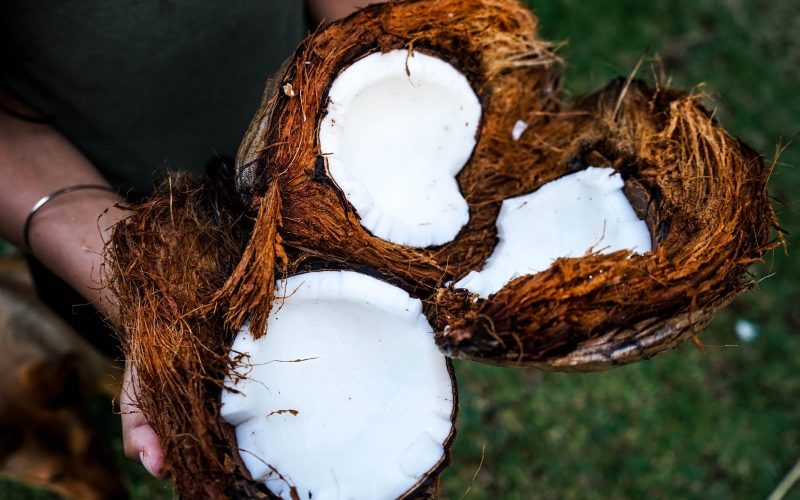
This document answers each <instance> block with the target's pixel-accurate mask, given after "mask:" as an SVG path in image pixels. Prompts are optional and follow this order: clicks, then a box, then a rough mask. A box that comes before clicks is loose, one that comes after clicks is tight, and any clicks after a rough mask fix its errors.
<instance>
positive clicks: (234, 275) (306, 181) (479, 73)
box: [107, 0, 779, 498]
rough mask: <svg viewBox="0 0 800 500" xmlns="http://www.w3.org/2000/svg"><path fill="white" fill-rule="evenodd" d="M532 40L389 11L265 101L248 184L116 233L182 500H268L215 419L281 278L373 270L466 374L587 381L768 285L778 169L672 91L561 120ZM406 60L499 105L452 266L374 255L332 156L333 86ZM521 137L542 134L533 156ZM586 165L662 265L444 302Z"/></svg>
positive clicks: (339, 31) (472, 11)
mask: <svg viewBox="0 0 800 500" xmlns="http://www.w3.org/2000/svg"><path fill="white" fill-rule="evenodd" d="M536 25H537V21H536V19H535V18H534V17H533V15H532V14H531V13H530V12H529V11H528V10H527V9H526V8H524V7H522V6H521V5H519V4H518V3H517V2H516V1H515V0H426V1H422V0H418V1H405V2H391V3H387V4H382V5H376V6H370V7H367V8H365V9H363V10H361V11H359V12H358V13H356V14H354V15H352V16H350V17H348V18H346V19H344V20H342V21H338V22H335V23H333V24H331V25H329V26H328V27H326V28H324V29H321V30H319V31H317V32H316V33H314V34H312V35H310V36H309V37H308V38H307V39H306V40H305V41H304V42H303V43H302V45H301V46H300V47H299V48H298V49H297V51H296V52H295V54H294V56H293V57H292V58H291V59H290V60H289V61H288V62H287V63H286V64H285V65H284V67H283V69H282V70H281V71H280V72H279V73H278V74H277V75H276V76H275V77H274V78H273V80H272V81H271V82H269V84H268V86H267V90H266V92H265V94H264V98H263V101H262V105H261V107H260V109H259V110H258V112H257V113H256V116H255V118H254V120H253V122H252V125H251V127H250V129H249V130H248V132H247V135H246V137H245V139H244V141H243V143H242V146H241V148H240V151H239V155H238V158H237V165H236V167H237V171H236V173H235V179H234V178H233V174H231V175H230V176H225V175H218V176H216V177H214V178H212V179H210V180H209V181H206V182H205V183H203V184H202V185H200V184H197V183H196V182H195V181H192V180H190V179H188V178H187V177H185V176H182V175H174V176H171V177H170V178H169V179H168V180H167V182H165V184H164V185H163V186H162V187H161V189H160V190H159V191H158V192H157V193H156V194H155V195H154V196H153V197H152V199H150V200H149V201H147V202H145V203H143V204H140V205H138V206H134V207H132V208H131V213H130V216H129V217H128V218H127V219H126V220H124V221H123V222H121V223H120V224H118V226H117V228H116V230H115V232H114V236H113V241H112V244H111V245H110V247H109V250H108V254H107V256H108V264H107V265H108V269H109V273H108V274H109V280H110V284H109V286H111V288H112V289H113V291H114V292H115V293H116V295H117V297H118V298H119V303H120V309H121V310H120V317H121V318H122V327H123V331H124V333H123V338H124V343H125V348H126V353H127V356H128V359H129V360H130V361H131V362H132V363H134V365H135V366H136V368H137V371H138V375H139V380H140V387H139V389H138V393H137V396H138V400H139V404H140V406H141V409H142V411H143V412H144V414H145V415H146V416H147V418H148V420H149V422H150V423H151V424H152V426H153V428H154V429H155V431H156V433H157V434H158V436H159V438H160V440H161V442H162V445H163V446H164V450H165V457H166V467H167V470H169V471H170V472H171V473H172V475H173V477H174V479H175V482H176V487H177V490H178V492H179V493H180V494H181V495H183V496H186V497H189V498H200V497H215V498H223V497H238V496H243V497H254V496H255V497H257V496H259V495H261V496H268V493H267V492H266V490H265V489H264V488H263V487H262V486H259V485H257V483H255V482H253V481H252V480H250V478H249V477H248V474H247V471H246V469H245V468H244V466H243V465H242V462H241V460H240V458H239V457H238V454H237V452H236V446H235V437H234V436H233V434H232V431H231V429H230V427H228V426H227V424H225V423H223V422H222V421H221V420H220V418H219V400H220V391H221V390H222V381H223V378H224V377H225V375H226V374H227V373H229V370H230V368H231V361H229V359H228V352H227V349H228V346H229V345H230V342H231V340H232V338H233V335H234V333H235V332H236V330H237V329H238V328H239V327H240V326H241V325H242V324H243V322H244V321H246V320H248V319H249V320H250V322H251V331H252V332H254V333H256V332H265V331H266V330H265V326H266V320H267V317H268V314H269V310H270V307H271V304H272V300H273V296H272V295H273V290H274V282H275V279H276V278H280V277H282V276H286V275H289V274H293V273H296V272H302V271H304V270H309V269H321V268H327V269H354V270H358V271H361V272H367V273H369V274H372V275H374V276H378V277H381V278H383V279H385V280H387V281H389V282H391V283H394V284H396V285H398V286H401V287H403V288H404V289H406V290H407V291H409V292H410V293H411V294H412V295H413V296H416V297H419V298H421V299H423V300H424V301H425V304H426V314H427V316H428V318H429V319H430V320H431V322H432V324H433V325H434V326H435V328H436V335H437V342H438V344H439V346H440V347H441V349H442V350H443V351H444V352H445V353H447V354H449V355H451V356H454V357H463V358H470V359H476V360H481V361H486V362H490V363H495V364H503V365H514V366H518V365H532V366H537V367H540V368H545V369H553V370H570V371H579V370H584V371H586V370H599V369H605V368H609V367H612V366H615V365H618V364H623V363H629V362H633V361H637V360H640V359H645V358H647V357H649V356H652V355H654V354H656V353H658V352H660V351H663V350H666V349H670V348H673V347H675V346H676V345H677V344H678V343H680V342H681V341H683V340H685V339H686V338H689V337H691V336H693V335H694V334H695V333H696V332H698V331H699V330H700V329H701V328H702V327H703V326H704V325H705V324H706V323H707V322H708V321H709V320H710V318H711V317H712V315H713V314H714V312H715V311H717V310H718V309H719V308H720V307H722V306H724V305H725V304H727V303H728V302H730V301H731V300H732V299H733V297H735V296H736V295H737V294H739V293H741V292H743V291H744V290H746V289H748V288H749V287H750V286H752V279H750V278H749V277H748V275H747V268H748V266H749V265H750V264H752V263H753V262H756V261H759V260H760V259H761V258H762V256H763V255H764V253H765V252H766V251H767V250H769V249H770V248H772V247H773V246H774V245H775V244H777V241H775V240H771V233H772V230H773V228H774V227H776V226H775V218H774V215H773V212H772V209H771V207H770V205H769V200H768V196H767V192H766V184H767V178H768V175H769V169H768V168H767V167H765V165H764V162H763V159H762V158H761V157H760V156H759V155H758V154H757V153H756V152H754V151H753V150H752V149H751V148H749V147H748V146H747V145H745V144H743V143H742V142H741V141H739V140H737V139H735V138H733V137H731V136H730V135H729V134H728V133H726V132H725V131H724V130H723V129H722V128H721V127H720V126H719V125H718V124H717V123H716V122H715V121H714V119H713V117H712V116H711V114H710V113H709V112H708V111H706V110H705V109H704V108H703V107H702V106H701V104H700V101H701V96H698V95H687V94H685V93H682V92H679V91H674V90H669V89H666V88H662V87H661V86H660V85H659V84H658V83H657V82H656V83H653V84H652V85H648V84H645V83H643V82H640V81H636V80H630V79H621V80H618V81H615V82H612V83H611V84H609V85H608V86H607V87H606V88H604V89H603V90H601V91H599V92H597V93H595V94H592V95H590V96H587V97H585V98H582V99H579V100H577V101H576V102H574V103H572V104H566V103H564V102H562V100H561V94H560V90H559V76H560V75H559V69H560V68H559V66H560V65H559V59H558V57H557V56H556V55H555V54H554V52H553V51H552V50H551V45H550V44H549V43H547V42H545V41H542V40H540V39H539V38H538V37H537V35H536ZM398 48H405V49H408V50H411V51H419V52H425V53H429V54H433V55H436V56H438V57H440V58H443V59H445V60H447V61H448V62H450V63H451V64H452V65H453V66H454V67H455V68H457V69H458V70H460V71H461V72H462V73H463V74H464V75H465V76H466V77H467V78H468V80H469V81H470V83H471V85H472V86H473V88H474V90H475V92H476V94H477V95H478V98H479V99H480V101H481V104H482V106H483V116H482V118H481V120H482V122H481V125H480V127H479V135H478V138H477V139H478V140H477V145H476V147H475V150H474V152H473V155H472V157H471V159H470V160H469V162H468V163H467V165H466V166H465V167H464V169H463V170H462V171H461V173H460V174H459V175H458V178H457V181H458V184H459V187H460V189H461V191H462V193H463V195H464V197H465V198H466V200H467V202H468V205H469V210H470V220H469V222H468V223H467V225H466V226H465V227H464V228H462V230H461V231H460V232H459V234H458V235H457V237H456V238H455V239H454V240H453V241H452V242H450V243H448V244H445V245H442V246H438V247H428V248H421V249H420V248H410V247H406V246H400V245H395V244H392V243H389V242H387V241H384V240H382V239H379V238H376V237H374V236H372V235H371V234H370V233H369V232H368V231H367V230H365V229H364V228H363V227H362V226H361V225H360V222H359V219H358V216H357V214H356V213H355V211H354V209H353V207H352V206H351V205H350V204H349V203H348V202H347V200H346V199H345V198H344V196H343V194H342V193H341V192H340V191H339V190H338V189H337V186H336V184H335V182H333V180H332V179H331V177H330V176H329V175H328V173H327V168H326V161H325V157H324V155H323V152H322V151H320V150H319V146H318V144H317V131H318V127H319V122H320V120H321V118H322V115H323V114H324V111H325V106H326V93H327V90H328V88H329V86H330V84H331V82H332V80H333V79H334V78H335V77H336V75H337V74H338V73H339V72H340V71H341V70H342V69H343V68H345V67H347V66H348V65H349V64H351V63H353V62H354V61H355V60H357V59H358V58H360V57H363V56H364V55H367V54H369V53H372V52H375V51H388V50H392V49H398ZM517 120H523V121H525V122H526V123H527V124H528V129H527V130H526V132H525V133H524V134H523V135H522V137H521V138H519V140H516V141H515V140H513V138H512V136H511V133H510V131H511V129H512V128H513V125H514V123H515V122H516V121H517ZM587 166H596V167H611V168H614V169H616V170H617V171H619V172H620V174H621V175H622V177H623V179H624V180H625V193H626V195H627V196H628V198H629V200H630V201H631V203H632V205H633V206H634V209H635V210H636V211H637V213H638V214H639V216H640V217H641V218H643V219H644V220H645V221H646V222H647V224H648V227H649V229H650V232H651V236H652V239H653V245H654V248H653V251H652V252H650V253H647V254H644V255H629V254H628V252H624V251H623V252H616V253H612V254H607V255H599V254H593V255H589V256H586V257H582V258H570V259H560V260H558V261H556V263H555V264H553V265H552V266H551V267H550V268H549V269H548V270H546V271H544V272H541V273H538V274H535V275H530V276H523V277H520V278H517V279H515V280H513V281H512V282H510V283H509V284H507V285H506V286H505V287H504V288H503V289H501V290H500V291H499V292H498V293H496V294H495V295H493V296H490V297H489V298H488V299H481V298H479V297H478V296H476V295H472V294H470V293H469V292H467V291H466V290H459V289H453V288H452V287H449V286H447V285H445V284H446V283H449V282H454V281H455V280H457V279H459V278H461V277H463V276H465V275H466V274H467V273H468V272H469V271H472V270H476V269H480V268H482V266H483V264H484V262H485V261H486V259H487V257H488V256H489V255H490V254H491V252H492V250H493V249H494V246H495V244H496V243H497V236H496V229H495V222H496V218H497V215H498V212H499V209H500V205H501V202H502V200H503V199H506V198H509V197H513V196H518V195H521V194H525V193H529V192H531V191H534V190H536V189H537V188H538V187H540V186H542V185H543V184H545V183H547V182H549V181H552V180H554V179H557V178H559V177H562V176H564V175H567V174H571V173H574V172H576V171H578V170H580V169H583V168H586V167H587ZM778 239H779V236H778ZM267 333H268V332H267Z"/></svg>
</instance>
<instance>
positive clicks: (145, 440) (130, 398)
mask: <svg viewBox="0 0 800 500" xmlns="http://www.w3.org/2000/svg"><path fill="white" fill-rule="evenodd" d="M138 391H139V379H138V377H137V376H136V368H135V367H133V366H132V365H131V364H130V363H126V365H125V376H124V378H123V380H122V392H121V393H120V410H121V412H122V442H123V446H124V449H125V456H126V457H128V458H129V459H131V460H133V461H135V462H140V463H141V464H142V465H143V466H144V468H145V469H147V472H149V473H150V474H152V475H153V476H154V477H157V478H160V479H163V478H165V477H167V475H168V474H166V472H165V471H164V454H163V451H162V449H161V443H159V441H158V436H156V433H155V431H153V428H152V427H150V424H149V423H147V419H146V418H145V417H144V415H143V414H142V412H141V411H139V408H138V407H137V404H136V395H137V394H138Z"/></svg>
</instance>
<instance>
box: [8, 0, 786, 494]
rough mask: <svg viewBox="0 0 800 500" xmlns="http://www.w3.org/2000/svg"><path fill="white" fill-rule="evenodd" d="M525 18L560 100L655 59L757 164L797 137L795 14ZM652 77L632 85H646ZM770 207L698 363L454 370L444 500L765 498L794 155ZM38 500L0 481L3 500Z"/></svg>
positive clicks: (667, 9)
mask: <svg viewBox="0 0 800 500" xmlns="http://www.w3.org/2000/svg"><path fill="white" fill-rule="evenodd" d="M530 4H531V7H532V8H533V9H534V11H535V12H536V13H537V15H538V16H539V18H540V20H541V24H540V30H541V35H542V36H543V37H544V38H546V39H550V40H554V41H562V42H565V45H564V46H563V47H562V48H561V49H560V53H561V55H562V56H563V58H564V59H565V60H566V65H565V74H564V87H565V89H566V95H567V97H568V98H573V97H577V96H580V95H581V94H584V93H587V92H591V91H594V90H596V89H599V88H600V87H602V86H603V85H604V84H605V83H606V82H607V81H608V80H610V79H611V78H614V77H616V76H619V75H628V74H629V73H630V72H631V70H632V69H633V68H634V66H635V65H636V63H637V61H638V60H639V59H640V58H641V57H642V56H643V55H645V56H647V57H649V58H653V57H655V56H658V57H660V61H661V64H662V67H663V68H664V70H665V72H666V73H667V75H669V76H670V77H671V78H672V86H673V87H675V88H684V89H692V88H696V87H697V86H698V85H701V84H702V85H703V87H702V88H703V89H704V91H705V92H708V93H710V95H711V99H710V100H708V101H707V102H706V105H707V106H708V107H709V108H713V109H716V111H717V113H716V116H717V117H718V119H719V121H720V122H721V123H722V124H723V126H725V127H726V128H727V129H728V130H729V131H730V132H731V133H732V134H733V135H736V136H738V137H740V138H741V139H743V140H744V141H745V142H747V143H749V144H750V145H752V146H753V147H755V148H756V149H757V150H759V151H761V152H762V154H764V156H765V157H766V159H767V161H770V160H771V159H772V158H773V157H774V156H775V152H776V148H777V147H778V146H779V145H781V144H786V143H787V142H788V141H789V140H790V139H791V138H792V136H794V135H795V134H797V133H800V2H798V1H797V0H783V1H767V0H670V1H667V0H662V1H653V2H642V1H641V0H636V1H634V0H617V1H614V2H609V1H606V2H585V1H579V0H539V1H532V2H530ZM648 68H649V65H648V64H645V65H644V66H643V69H642V70H641V72H640V74H639V76H640V77H641V78H644V79H645V80H650V81H652V76H651V72H650V70H649V69H648ZM770 193H771V195H772V196H773V197H774V206H775V209H776V211H777V212H778V217H779V221H780V224H781V226H782V227H783V228H784V229H786V230H787V231H788V233H789V234H788V236H787V242H788V246H787V249H779V250H777V251H775V252H774V253H773V254H771V255H769V256H768V258H767V260H766V261H765V262H764V263H763V264H761V265H758V266H755V267H754V268H753V275H754V279H755V280H757V281H758V286H757V288H756V289H755V290H753V291H752V292H750V293H748V294H746V295H744V296H743V297H741V298H739V299H737V300H736V301H735V302H734V303H733V304H732V305H731V306H729V307H728V308H727V309H725V310H724V311H723V313H722V314H720V315H719V316H718V317H717V318H716V319H715V320H714V321H713V322H712V323H711V325H710V326H709V327H708V329H707V330H706V331H705V332H704V333H703V334H702V335H701V339H702V341H703V343H704V344H705V347H706V352H705V353H701V352H700V351H699V350H698V349H697V348H696V347H695V346H694V345H692V344H691V343H687V344H684V345H683V346H681V347H680V348H678V349H676V350H674V351H671V352H668V353H665V354H662V355H660V356H658V357H656V358H654V359H652V360H649V361H646V362H642V363H638V364H636V365H632V366H627V367H623V368H618V369H616V370H613V371H610V372H605V373H596V374H585V375H575V374H555V373H543V372H540V371H536V370H511V369H501V368H495V367H490V366H481V365H479V364H475V363H466V362H456V363H455V368H456V372H457V375H458V382H459V389H460V399H461V404H460V413H459V417H458V437H457V439H456V443H455V447H454V449H453V455H452V466H451V467H450V468H449V469H447V471H446V472H445V474H444V476H443V481H442V497H443V498H462V497H464V496H466V497H468V498H474V499H484V498H510V499H515V498H520V499H523V498H525V499H527V498H545V499H549V498H559V499H570V498H641V497H648V498H720V499H722V498H725V499H727V498H766V497H767V496H768V495H769V494H770V493H771V492H772V491H773V490H774V489H775V488H776V486H777V485H778V484H779V483H780V481H781V480H782V479H783V478H784V476H785V475H786V474H787V473H788V472H789V470H790V469H791V468H792V467H793V465H794V464H795V463H796V462H797V461H798V459H800V361H798V359H799V358H800V305H798V304H800V279H799V278H800V260H798V258H797V256H796V255H794V254H795V250H794V247H795V242H797V241H798V239H797V238H798V236H796V235H797V234H800V217H798V210H800V144H795V145H792V146H790V147H788V148H787V149H786V151H785V152H784V153H783V154H782V155H781V156H780V158H779V160H778V164H777V167H776V169H775V172H774V173H773V175H772V178H771V182H770ZM0 245H1V244H0ZM0 251H3V252H8V251H10V249H9V248H8V247H7V246H0ZM94 411H95V412H96V413H97V414H99V415H103V422H104V423H105V426H106V427H105V429H104V431H103V432H104V433H106V434H107V435H108V437H109V439H112V440H113V443H114V449H115V452H116V454H117V457H118V460H119V461H120V463H121V464H122V467H123V475H124V480H125V482H126V484H127V485H128V487H129V488H130V491H131V495H132V497H133V498H137V499H151V498H152V499H157V498H171V497H172V493H171V489H170V487H169V483H165V482H160V481H156V480H152V479H148V477H147V476H146V474H145V472H144V471H143V470H141V469H140V467H139V466H135V465H133V464H129V463H127V462H125V460H124V458H123V455H122V451H121V450H122V444H121V439H120V437H119V429H118V427H119V422H118V417H116V416H113V415H110V411H109V406H108V403H107V401H105V400H102V399H99V400H98V402H97V404H96V408H94ZM51 497H52V495H51V494H49V493H46V492H44V491H42V490H38V489H34V488H29V487H27V486H23V485H21V484H19V483H15V482H12V481H9V480H2V481H0V499H29V498H30V499H33V498H51ZM786 498H800V485H795V487H794V488H793V489H792V490H791V491H790V492H789V493H788V495H787V497H786Z"/></svg>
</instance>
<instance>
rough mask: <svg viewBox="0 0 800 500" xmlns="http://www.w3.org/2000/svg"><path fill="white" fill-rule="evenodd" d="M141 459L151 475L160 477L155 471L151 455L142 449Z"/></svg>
mask: <svg viewBox="0 0 800 500" xmlns="http://www.w3.org/2000/svg"><path fill="white" fill-rule="evenodd" d="M139 461H140V462H142V465H143V466H144V468H145V469H146V470H147V472H149V473H150V475H151V476H153V477H158V475H157V474H156V473H155V472H154V471H153V465H152V464H151V463H150V456H149V455H148V454H147V453H145V452H143V451H140V452H139Z"/></svg>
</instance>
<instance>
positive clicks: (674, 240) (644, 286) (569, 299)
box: [429, 79, 779, 371]
mask: <svg viewBox="0 0 800 500" xmlns="http://www.w3.org/2000/svg"><path fill="white" fill-rule="evenodd" d="M700 101H701V96H700V95H687V94H684V93H680V92H673V91H667V90H664V89H661V88H658V87H656V88H654V89H651V88H649V87H648V86H647V85H645V84H644V83H643V82H641V81H626V80H622V79H620V80H617V81H615V82H613V83H612V84H610V85H609V86H608V87H606V88H605V89H603V90H601V91H600V92H598V93H596V94H593V95H591V96H589V97H586V98H584V99H582V100H580V101H579V102H578V103H577V104H576V105H575V106H574V107H573V108H572V109H571V110H570V111H565V112H564V113H563V114H562V115H561V117H560V118H559V119H558V120H554V121H553V122H551V123H550V124H549V125H548V126H547V127H546V129H545V130H542V131H540V135H541V137H542V139H539V138H537V139H533V140H536V141H538V140H544V141H547V143H548V144H550V145H551V146H552V154H551V155H550V156H549V158H548V161H546V162H544V163H538V164H536V163H533V162H530V163H528V168H530V169H532V170H544V171H546V172H547V173H556V174H557V175H556V176H557V177H560V176H562V175H566V174H569V173H572V172H574V171H575V169H580V168H584V167H586V166H588V165H592V166H605V167H612V168H615V169H616V170H618V171H619V172H620V173H621V175H622V176H623V178H624V179H625V180H626V187H625V192H626V194H627V196H628V198H629V199H630V200H631V202H632V204H633V205H634V208H635V209H636V211H637V212H638V214H639V216H640V217H642V218H643V219H644V220H645V221H646V222H647V224H648V227H649V228H650V232H651V237H652V240H653V243H654V247H655V248H654V250H653V252H651V253H647V254H644V255H630V254H629V253H628V252H624V251H622V252H615V253H612V254H609V255H599V254H596V255H592V256H587V257H583V258H577V259H559V260H558V261H556V262H555V263H554V265H553V266H552V267H551V268H549V269H547V270H546V271H543V272H541V273H537V274H535V275H530V276H524V277H521V278H518V279H515V280H514V281H512V282H511V283H509V284H508V285H506V286H505V287H504V288H503V289H502V290H500V291H499V292H498V293H496V294H495V295H493V296H491V297H490V298H489V299H488V300H483V299H480V298H478V297H477V296H473V295H472V294H470V293H469V292H467V291H466V290H452V289H444V288H443V289H440V290H438V291H437V293H436V294H435V295H434V296H433V297H432V298H431V300H430V301H429V312H430V314H431V315H432V316H435V317H436V325H437V327H438V330H439V331H440V332H441V333H440V334H439V335H438V338H437V341H438V343H439V345H440V347H442V349H443V350H445V351H446V352H448V353H450V354H451V355H453V356H457V357H463V358H469V359H477V360H481V361H488V362H491V363H497V364H504V365H530V366H537V367H540V368H546V369H557V370H579V371H589V370H599V369H606V368H609V367H612V366H615V365H619V364H624V363H630V362H632V361H637V360H641V359H646V358H648V357H650V356H653V355H654V354H656V353H658V352H661V351H663V350H666V349H670V348H673V347H675V346H676V345H678V344H679V343H680V342H682V341H683V340H685V339H686V338H688V337H690V336H692V335H693V334H695V333H696V332H698V331H699V330H701V329H702V328H703V327H704V326H705V325H706V324H707V323H708V321H709V320H710V319H711V318H712V317H713V314H714V313H715V312H716V311H717V310H718V309H719V308H721V307H722V306H724V305H726V304H727V303H729V302H730V301H731V300H732V299H733V298H734V297H735V296H736V295H738V294H740V293H742V292H744V291H745V290H747V289H749V288H751V287H752V286H753V284H754V282H753V280H752V279H750V278H749V277H748V275H747V268H748V266H750V265H751V264H752V263H754V262H758V261H760V260H761V258H762V256H763V255H764V253H765V252H767V251H768V250H769V249H771V248H773V247H774V246H775V245H777V244H779V243H778V241H777V240H770V234H771V230H772V229H773V228H776V227H777V226H776V225H775V224H776V222H775V217H774V214H773V211H772V208H771V206H770V203H769V197H768V195H767V179H768V177H769V173H770V169H769V168H767V167H766V166H765V164H764V161H763V159H762V158H761V157H760V156H759V154H758V153H756V152H755V151H753V150H752V149H751V148H750V147H748V146H747V145H745V144H744V143H742V142H741V141H739V140H737V139H735V138H733V137H731V136H730V135H729V134H728V133H727V132H725V130H724V129H722V127H720V126H719V125H718V124H717V123H716V122H715V121H714V119H713V118H712V116H711V113H709V112H708V111H707V110H705V109H704V108H703V107H702V106H701V104H700ZM545 175H546V174H545ZM536 187H538V186H534V188H536ZM564 230H569V228H564Z"/></svg>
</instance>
